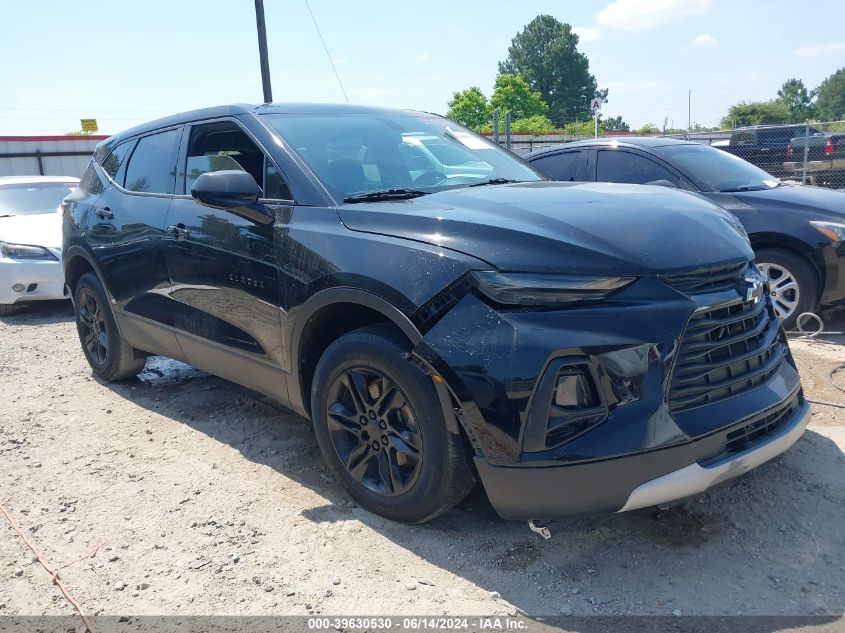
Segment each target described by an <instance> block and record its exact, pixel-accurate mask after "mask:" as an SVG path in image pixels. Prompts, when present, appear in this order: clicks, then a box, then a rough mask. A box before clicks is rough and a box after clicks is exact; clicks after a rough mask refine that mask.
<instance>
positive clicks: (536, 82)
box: [499, 15, 607, 125]
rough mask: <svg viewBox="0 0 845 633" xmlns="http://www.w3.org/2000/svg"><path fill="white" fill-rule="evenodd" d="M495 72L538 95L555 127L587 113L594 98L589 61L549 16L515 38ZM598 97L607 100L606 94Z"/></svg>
mask: <svg viewBox="0 0 845 633" xmlns="http://www.w3.org/2000/svg"><path fill="white" fill-rule="evenodd" d="M499 72H500V73H502V74H508V75H519V76H520V77H522V78H523V79H524V80H525V81H526V82H527V83H528V85H529V86H530V87H531V89H532V90H536V91H538V92H539V93H540V94H541V95H542V97H543V101H545V102H546V103H547V104H548V105H549V117H550V118H551V120H552V121H554V122H555V124H557V125H562V124H564V123H565V122H567V121H571V120H572V119H574V118H575V117H576V116H577V115H578V114H579V113H582V112H586V111H589V106H590V101H591V100H592V98H593V97H595V96H596V95H597V90H596V88H597V86H596V78H595V77H594V76H593V75H591V74H590V63H589V60H587V56H586V55H584V54H583V53H581V52H579V51H578V36H577V35H576V34H575V33H573V32H572V27H571V26H570V25H569V24H565V23H562V22H560V21H558V20H556V19H555V18H554V17H552V16H550V15H539V16H537V17H536V18H534V19H533V20H532V21H531V22H529V23H528V24H527V25H526V26H525V28H523V29H522V30H521V31H519V32H518V33H517V34H516V36H515V37H514V38H513V40H511V45H510V47H509V48H508V56H507V58H506V59H505V60H504V61H502V62H499ZM602 93H603V95H604V97H607V91H606V90H604V91H602Z"/></svg>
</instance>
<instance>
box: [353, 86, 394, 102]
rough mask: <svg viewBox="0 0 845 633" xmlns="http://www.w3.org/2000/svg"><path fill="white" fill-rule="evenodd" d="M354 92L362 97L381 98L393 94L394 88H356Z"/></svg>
mask: <svg viewBox="0 0 845 633" xmlns="http://www.w3.org/2000/svg"><path fill="white" fill-rule="evenodd" d="M352 92H353V94H356V95H358V96H359V97H361V98H362V99H381V98H382V97H387V96H390V95H392V94H393V91H392V90H387V89H385V88H355V89H354V90H353V91H352Z"/></svg>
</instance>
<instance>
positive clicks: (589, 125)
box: [560, 119, 602, 138]
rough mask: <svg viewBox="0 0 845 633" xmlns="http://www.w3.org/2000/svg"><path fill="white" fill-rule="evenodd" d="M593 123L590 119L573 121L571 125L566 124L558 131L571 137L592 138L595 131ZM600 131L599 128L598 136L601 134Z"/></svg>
mask: <svg viewBox="0 0 845 633" xmlns="http://www.w3.org/2000/svg"><path fill="white" fill-rule="evenodd" d="M595 125H596V124H595V121H593V120H592V119H590V120H589V121H574V122H572V123H567V124H566V125H564V126H563V128H562V129H561V130H560V131H561V132H562V133H563V134H568V135H571V136H580V137H583V138H593V135H594V134H595V133H596V129H595ZM601 132H602V130H601V128H599V134H601Z"/></svg>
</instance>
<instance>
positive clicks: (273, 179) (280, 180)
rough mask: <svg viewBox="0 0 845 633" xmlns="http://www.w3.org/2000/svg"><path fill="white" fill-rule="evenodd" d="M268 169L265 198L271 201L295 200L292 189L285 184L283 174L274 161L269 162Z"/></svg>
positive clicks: (266, 172)
mask: <svg viewBox="0 0 845 633" xmlns="http://www.w3.org/2000/svg"><path fill="white" fill-rule="evenodd" d="M266 163H267V169H266V170H265V172H264V197H265V198H270V199H271V200H293V196H292V195H290V189H289V188H288V184H287V183H286V182H285V179H284V177H283V176H282V172H280V171H279V169H278V167H276V165H274V164H273V162H272V161H270V160H267V161H266Z"/></svg>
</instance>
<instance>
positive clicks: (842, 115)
mask: <svg viewBox="0 0 845 633" xmlns="http://www.w3.org/2000/svg"><path fill="white" fill-rule="evenodd" d="M813 92H814V93H815V95H816V117H817V118H818V119H819V120H821V121H839V120H840V119H845V67H843V68H840V69H839V70H837V71H836V72H835V73H833V74H832V75H830V76H829V77H827V78H826V79H825V80H824V81H823V82H821V83H820V84H819V87H818V88H816V89H815V90H814V91H813Z"/></svg>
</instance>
